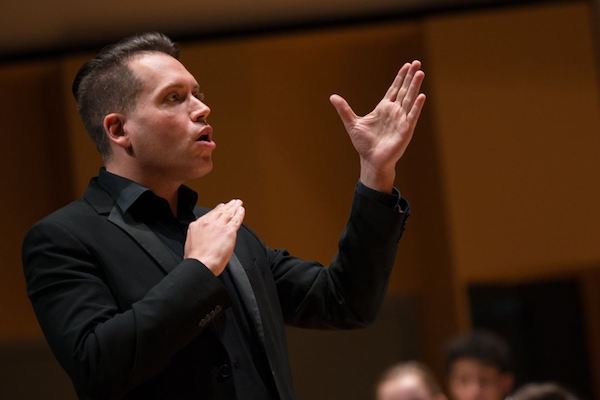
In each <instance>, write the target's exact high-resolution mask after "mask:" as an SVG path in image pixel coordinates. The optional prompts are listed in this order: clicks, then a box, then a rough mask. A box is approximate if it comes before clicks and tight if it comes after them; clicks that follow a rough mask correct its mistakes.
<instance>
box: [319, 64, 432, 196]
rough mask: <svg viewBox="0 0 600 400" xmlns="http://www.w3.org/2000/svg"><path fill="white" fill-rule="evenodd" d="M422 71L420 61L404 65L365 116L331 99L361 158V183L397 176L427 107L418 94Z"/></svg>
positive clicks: (342, 101) (339, 99) (336, 97)
mask: <svg viewBox="0 0 600 400" xmlns="http://www.w3.org/2000/svg"><path fill="white" fill-rule="evenodd" d="M420 68H421V63H420V62H419V61H413V62H412V63H410V64H409V63H406V64H404V65H403V66H402V68H401V69H400V71H398V74H397V75H396V78H395V79H394V82H392V85H391V86H390V88H389V89H388V91H387V93H386V94H385V96H384V97H383V99H382V100H381V101H380V102H379V104H377V106H376V107H375V109H374V110H373V111H371V112H370V113H369V114H367V115H364V116H357V115H356V114H355V113H354V111H352V108H351V107H350V106H349V105H348V103H347V102H346V100H344V99H343V98H342V97H340V96H338V95H333V96H331V98H330V101H331V103H332V104H333V106H334V107H335V109H336V110H337V112H338V114H339V116H340V118H341V120H342V122H343V124H344V127H345V128H346V131H347V132H348V135H349V136H350V140H351V141H352V144H353V146H354V148H355V149H356V151H357V152H358V154H359V156H360V161H361V180H364V178H366V176H370V177H373V174H392V175H393V174H394V170H395V166H396V163H397V162H398V160H399V159H400V158H401V157H402V155H403V154H404V151H405V150H406V147H407V146H408V144H409V143H410V140H411V138H412V135H413V132H414V129H415V126H416V124H417V121H418V119H419V115H420V113H421V109H422V108H423V104H424V103H425V95H424V94H422V93H419V90H420V88H421V83H422V82H423V79H424V77H425V74H424V73H423V71H421V70H420ZM365 169H366V170H368V171H363V170H365ZM367 180H368V178H367ZM392 181H393V177H392ZM363 183H365V184H367V186H377V185H376V184H373V185H369V182H363Z"/></svg>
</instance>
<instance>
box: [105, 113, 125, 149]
mask: <svg viewBox="0 0 600 400" xmlns="http://www.w3.org/2000/svg"><path fill="white" fill-rule="evenodd" d="M102 124H103V126H104V133H105V134H106V137H107V138H108V140H109V142H110V143H112V144H113V145H116V146H118V147H121V148H123V149H125V150H126V151H129V148H130V147H131V142H130V138H129V135H127V131H125V115H123V114H121V113H110V114H107V115H105V116H104V120H103V121H102ZM111 147H112V145H111Z"/></svg>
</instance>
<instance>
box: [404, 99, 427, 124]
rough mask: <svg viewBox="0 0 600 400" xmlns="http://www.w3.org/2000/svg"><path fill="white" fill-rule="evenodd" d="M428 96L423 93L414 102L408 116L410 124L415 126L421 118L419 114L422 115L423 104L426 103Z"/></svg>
mask: <svg viewBox="0 0 600 400" xmlns="http://www.w3.org/2000/svg"><path fill="white" fill-rule="evenodd" d="M426 99H427V97H426V96H425V95H424V94H423V93H421V94H419V95H418V96H417V98H416V100H415V103H414V104H413V106H412V108H411V109H410V112H409V113H408V116H407V117H406V119H407V121H408V123H409V124H411V125H412V126H415V125H416V124H417V121H418V120H419V116H420V115H421V110H422V109H423V105H424V104H425V100H426Z"/></svg>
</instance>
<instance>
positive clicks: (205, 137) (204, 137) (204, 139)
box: [196, 135, 210, 142]
mask: <svg viewBox="0 0 600 400" xmlns="http://www.w3.org/2000/svg"><path fill="white" fill-rule="evenodd" d="M196 141H197V142H210V136H209V135H202V136H200V137H199V138H198V139H197V140H196Z"/></svg>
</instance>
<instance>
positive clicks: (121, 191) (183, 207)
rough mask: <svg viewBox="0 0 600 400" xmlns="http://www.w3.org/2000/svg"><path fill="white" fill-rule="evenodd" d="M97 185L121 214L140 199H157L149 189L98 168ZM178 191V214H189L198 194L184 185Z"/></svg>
mask: <svg viewBox="0 0 600 400" xmlns="http://www.w3.org/2000/svg"><path fill="white" fill-rule="evenodd" d="M98 183H99V184H100V185H101V186H102V187H103V188H104V189H105V190H106V191H107V192H108V193H109V194H110V196H111V197H112V198H113V200H114V201H115V202H116V203H117V205H118V206H119V208H121V210H123V212H128V211H129V209H130V208H131V207H132V206H133V205H134V204H136V203H137V202H138V201H140V199H141V198H142V197H145V196H155V197H158V196H156V194H154V192H152V190H150V189H149V188H147V187H145V186H143V185H140V184H139V183H137V182H134V181H132V180H131V179H127V178H125V177H123V176H120V175H115V174H113V173H111V172H108V171H107V170H106V168H104V167H102V168H100V172H99V173H98ZM178 191H179V195H178V201H179V204H178V205H177V212H178V214H179V215H184V214H188V213H191V212H192V211H193V209H194V206H195V205H196V202H197V201H198V194H197V193H196V192H195V191H193V190H192V189H190V188H189V187H187V186H185V185H181V186H180V187H179V189H178ZM146 193H147V194H146Z"/></svg>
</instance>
